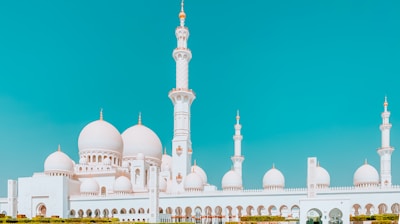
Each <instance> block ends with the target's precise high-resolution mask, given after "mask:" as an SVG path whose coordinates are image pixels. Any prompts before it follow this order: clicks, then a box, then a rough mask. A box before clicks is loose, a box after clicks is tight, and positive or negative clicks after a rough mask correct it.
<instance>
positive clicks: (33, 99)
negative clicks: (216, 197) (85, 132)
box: [0, 0, 400, 196]
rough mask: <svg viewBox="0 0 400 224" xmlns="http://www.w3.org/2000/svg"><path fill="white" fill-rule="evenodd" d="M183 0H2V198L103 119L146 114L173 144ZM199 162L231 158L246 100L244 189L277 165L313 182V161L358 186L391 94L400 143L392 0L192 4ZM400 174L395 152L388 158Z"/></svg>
mask: <svg viewBox="0 0 400 224" xmlns="http://www.w3.org/2000/svg"><path fill="white" fill-rule="evenodd" d="M179 10H180V1H179V0H153V1H133V0H118V1H112V0H108V1H105V0H65V1H61V0H56V1H54V0H48V1H44V0H36V1H32V0H20V1H14V0H2V1H0V105H1V106H0V108H1V109H0V149H1V152H2V162H1V167H2V168H1V169H2V172H1V173H0V195H1V196H5V195H6V185H7V179H16V178H17V177H20V176H31V175H32V173H33V172H42V171H43V163H44V160H45V159H46V157H47V156H48V155H49V154H50V153H52V152H54V151H55V150H57V145H58V144H61V148H62V151H64V152H65V153H67V154H68V155H69V156H70V157H71V158H72V159H74V160H75V161H78V147H77V139H78V135H79V132H80V131H81V130H82V128H83V127H84V126H85V125H86V124H88V123H89V122H91V121H93V120H96V119H98V118H99V111H100V108H103V109H104V118H105V120H107V121H109V122H110V123H112V124H113V125H115V126H116V127H117V129H118V130H119V131H120V132H123V131H124V130H125V129H126V128H128V127H130V126H132V125H134V124H136V122H137V116H138V113H139V112H142V118H143V123H144V124H145V125H146V126H148V127H149V128H151V129H152V130H154V131H155V132H156V133H157V134H158V136H159V137H160V139H161V141H162V143H163V145H164V146H165V147H166V148H167V152H168V153H169V154H170V153H171V139H172V131H173V117H172V111H173V107H172V103H171V101H170V100H169V99H168V96H167V95H168V91H169V90H170V89H172V88H173V87H174V85H175V62H174V60H173V58H172V56H171V55H172V50H173V49H174V48H175V47H176V39H175V35H174V30H175V27H176V26H177V25H178V24H179V20H178V17H177V16H178V13H179ZM185 11H186V14H187V20H186V25H187V26H188V27H189V29H190V38H189V47H190V49H191V50H192V53H193V59H192V61H191V63H190V72H189V73H190V87H191V88H192V89H193V90H194V91H195V92H196V96H197V99H196V100H195V102H194V103H193V106H192V142H193V150H194V152H193V159H196V160H197V164H198V165H199V166H201V167H202V168H203V169H204V170H205V171H206V172H207V175H208V180H209V182H210V183H211V184H215V185H217V186H218V187H220V185H221V179H222V176H223V175H224V174H225V172H227V171H228V170H229V169H230V168H231V160H230V157H231V156H232V154H233V140H232V136H233V133H234V129H233V125H234V123H235V116H236V110H237V109H239V110H240V114H241V123H242V125H243V129H242V134H243V136H244V139H243V144H242V153H243V155H244V156H245V161H244V164H243V173H244V177H243V179H244V186H245V188H247V189H252V188H261V187H262V177H263V175H264V173H265V172H266V171H267V170H268V169H270V168H271V167H272V164H273V163H274V164H275V166H276V167H277V168H278V169H280V170H281V171H282V173H283V174H284V176H285V179H286V187H305V185H306V161H307V157H309V156H316V157H318V159H319V161H320V164H321V166H322V167H324V168H325V169H326V170H327V171H328V172H329V173H330V176H331V186H351V185H352V183H353V174H354V172H355V170H356V169H357V168H358V167H359V166H360V165H362V164H363V163H364V160H365V159H368V162H369V163H370V164H371V165H373V166H374V167H375V168H377V169H378V170H379V156H378V154H377V153H376V149H377V148H378V147H379V146H380V131H379V125H380V123H381V118H380V113H381V112H382V110H383V106H382V103H383V99H384V96H385V95H387V96H388V99H389V110H390V111H391V112H392V116H391V123H392V124H393V128H392V135H391V136H392V142H391V143H392V145H393V146H394V147H400V140H399V135H400V128H399V127H400V88H399V84H400V63H399V61H400V29H399V27H400V2H399V1H398V0H386V1H371V0H334V1H333V0H280V1H269V0H253V1H232V0H230V1H228V0H219V1H215V0H201V1H199V0H187V1H186V2H185ZM392 178H393V183H394V184H400V153H399V152H398V151H397V150H395V151H394V153H393V155H392Z"/></svg>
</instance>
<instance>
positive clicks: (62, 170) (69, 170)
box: [44, 150, 74, 175]
mask: <svg viewBox="0 0 400 224" xmlns="http://www.w3.org/2000/svg"><path fill="white" fill-rule="evenodd" d="M44 172H45V173H46V174H54V173H59V174H67V175H71V174H73V173H74V163H73V162H72V160H71V158H69V157H68V156H67V154H65V153H63V152H61V150H58V151H56V152H53V153H52V154H50V155H49V156H48V157H47V158H46V160H45V162H44Z"/></svg>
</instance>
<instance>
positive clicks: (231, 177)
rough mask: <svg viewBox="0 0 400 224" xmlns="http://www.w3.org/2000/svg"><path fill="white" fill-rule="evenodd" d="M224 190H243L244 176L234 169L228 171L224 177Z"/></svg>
mask: <svg viewBox="0 0 400 224" xmlns="http://www.w3.org/2000/svg"><path fill="white" fill-rule="evenodd" d="M222 189H223V190H241V189H242V177H241V176H240V175H239V174H238V173H236V172H235V171H233V170H230V171H228V172H227V173H226V174H225V175H224V177H223V178H222Z"/></svg>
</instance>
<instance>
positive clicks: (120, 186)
mask: <svg viewBox="0 0 400 224" xmlns="http://www.w3.org/2000/svg"><path fill="white" fill-rule="evenodd" d="M113 189H114V192H116V193H131V192H132V183H131V181H130V180H129V178H127V177H125V176H120V177H118V178H117V179H115V182H114V188H113Z"/></svg>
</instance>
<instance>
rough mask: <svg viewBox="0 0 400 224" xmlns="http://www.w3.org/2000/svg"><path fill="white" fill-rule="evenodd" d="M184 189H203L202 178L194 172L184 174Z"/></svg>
mask: <svg viewBox="0 0 400 224" xmlns="http://www.w3.org/2000/svg"><path fill="white" fill-rule="evenodd" d="M183 186H184V188H185V191H202V190H203V179H202V178H201V176H200V175H199V174H197V173H195V172H191V173H190V174H189V175H187V176H186V178H185V181H184V183H183Z"/></svg>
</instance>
